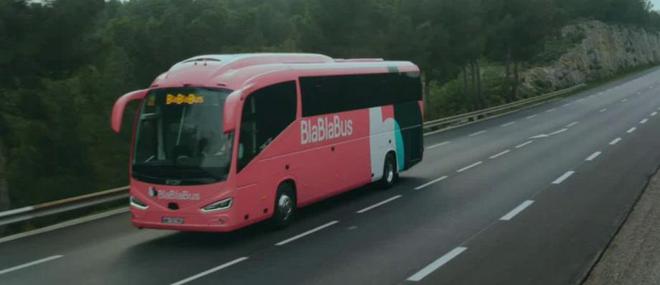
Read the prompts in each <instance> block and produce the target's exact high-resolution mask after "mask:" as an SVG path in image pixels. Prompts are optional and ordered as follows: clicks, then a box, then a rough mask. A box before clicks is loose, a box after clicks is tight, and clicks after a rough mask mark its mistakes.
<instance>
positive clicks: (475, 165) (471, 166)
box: [456, 161, 483, 173]
mask: <svg viewBox="0 0 660 285" xmlns="http://www.w3.org/2000/svg"><path fill="white" fill-rule="evenodd" d="M482 163H483V161H479V162H475V163H473V164H470V165H468V166H466V167H463V168H461V169H459V170H457V171H456V172H458V173H461V172H464V171H466V170H468V169H470V168H473V167H477V166H479V165H480V164H482Z"/></svg>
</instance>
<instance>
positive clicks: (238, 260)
mask: <svg viewBox="0 0 660 285" xmlns="http://www.w3.org/2000/svg"><path fill="white" fill-rule="evenodd" d="M246 259H248V258H247V257H245V256H244V257H239V258H236V259H234V260H232V261H230V262H227V263H225V264H222V265H220V266H217V267H213V268H211V269H209V270H206V271H204V272H202V273H199V274H197V275H194V276H190V277H188V278H186V279H183V280H181V281H178V282H174V283H172V285H181V284H186V283H188V282H190V281H193V280H196V279H199V278H201V277H204V276H206V275H209V274H211V273H213V272H216V271H218V270H222V269H225V268H227V267H229V266H232V265H234V264H236V263H239V262H243V261H245V260H246Z"/></svg>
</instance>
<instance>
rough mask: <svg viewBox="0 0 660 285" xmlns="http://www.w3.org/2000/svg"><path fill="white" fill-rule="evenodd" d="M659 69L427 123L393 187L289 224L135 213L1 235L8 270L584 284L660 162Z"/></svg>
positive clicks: (14, 276)
mask: <svg viewBox="0 0 660 285" xmlns="http://www.w3.org/2000/svg"><path fill="white" fill-rule="evenodd" d="M659 113H660V69H653V70H649V71H646V72H643V73H640V74H636V75H633V76H630V77H628V78H625V79H622V80H619V81H617V82H613V83H610V84H608V85H605V86H601V87H598V88H596V89H592V90H588V91H585V92H582V93H580V94H578V95H575V96H571V97H568V98H563V99H560V100H555V101H552V102H549V103H545V104H542V105H539V106H536V107H533V108H529V109H525V110H521V111H518V112H515V113H512V114H508V115H505V116H501V117H498V118H494V119H491V120H486V121H482V122H479V123H475V124H471V125H468V126H464V127H460V128H456V129H453V130H450V131H445V132H440V133H436V134H432V135H429V136H427V137H426V148H427V149H426V152H425V158H424V161H423V162H422V163H421V164H420V165H418V166H416V167H415V168H414V169H413V170H411V171H409V172H406V173H405V174H403V175H402V177H401V181H400V183H399V184H398V185H397V186H396V187H394V188H392V189H389V190H381V189H377V188H375V187H365V188H363V189H357V190H355V191H352V192H349V193H347V194H345V195H342V196H339V197H337V198H333V199H330V200H327V201H324V202H321V203H319V204H316V205H313V206H310V207H308V208H304V209H302V210H301V212H300V213H299V215H298V217H297V220H296V222H295V223H294V224H293V225H292V226H290V227H289V228H287V229H285V230H280V231H269V230H267V229H266V227H265V226H262V225H257V226H253V227H250V228H247V229H245V230H241V231H239V232H236V233H230V234H207V233H177V232H171V231H156V230H137V229H135V228H133V227H132V226H131V225H130V224H129V217H128V214H127V213H119V214H116V215H113V216H110V217H106V218H102V219H98V220H94V221H90V222H87V223H83V224H79V225H75V226H70V227H66V228H62V229H58V230H54V231H50V232H46V233H41V234H36V235H31V236H28V237H24V238H20V239H15V240H11V241H4V242H2V241H0V284H44V283H46V284H576V283H580V282H581V280H582V279H583V278H584V277H585V275H586V274H587V273H588V271H589V269H590V267H591V266H592V264H593V262H594V261H595V260H596V259H597V258H598V256H599V254H600V252H601V251H602V250H603V249H604V248H605V246H606V245H607V243H608V242H609V240H610V239H611V237H612V235H613V234H614V233H615V232H616V231H617V229H618V227H619V225H620V224H621V223H622V221H623V219H624V218H625V216H626V215H627V213H628V211H629V210H630V209H631V207H632V205H633V204H634V202H635V201H636V199H637V198H638V197H639V194H640V193H641V191H642V190H643V188H644V186H645V184H646V183H647V181H648V178H649V177H650V175H651V174H652V173H654V172H655V170H656V168H657V167H658V165H660V115H659Z"/></svg>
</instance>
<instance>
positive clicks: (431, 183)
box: [415, 176, 449, 190]
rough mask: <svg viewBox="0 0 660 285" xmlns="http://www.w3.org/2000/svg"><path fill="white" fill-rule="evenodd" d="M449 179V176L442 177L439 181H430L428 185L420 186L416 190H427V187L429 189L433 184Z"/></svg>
mask: <svg viewBox="0 0 660 285" xmlns="http://www.w3.org/2000/svg"><path fill="white" fill-rule="evenodd" d="M447 178H449V177H448V176H442V177H440V178H438V179H434V180H431V181H429V182H428V183H425V184H422V185H419V186H417V187H415V190H421V189H424V188H426V187H429V186H431V185H433V184H435V183H438V182H440V181H442V180H445V179H447Z"/></svg>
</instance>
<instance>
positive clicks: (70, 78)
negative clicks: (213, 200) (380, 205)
mask: <svg viewBox="0 0 660 285" xmlns="http://www.w3.org/2000/svg"><path fill="white" fill-rule="evenodd" d="M44 2H46V4H45V5H42V4H35V3H32V4H29V3H28V2H27V1H25V0H0V146H1V148H2V149H0V152H2V154H3V155H4V157H5V158H6V165H5V166H6V167H5V169H6V173H7V177H0V180H4V179H6V180H7V181H8V182H9V188H10V189H11V200H12V202H13V205H12V206H13V207H18V206H21V205H26V204H34V203H38V202H43V201H48V200H53V199H56V198H62V197H67V196H74V195H77V194H81V193H85V192H90V191H95V190H100V189H104V188H109V187H115V186H119V185H124V184H126V182H127V175H126V165H127V160H128V150H129V140H130V134H129V131H125V132H123V133H122V134H121V135H120V136H116V135H115V134H113V133H112V132H111V131H110V128H109V126H108V125H109V122H108V121H109V116H110V111H111V107H112V104H113V102H114V100H115V99H116V98H117V97H118V96H119V95H121V94H124V93H126V92H128V91H131V90H135V89H139V88H143V87H145V86H148V84H149V83H150V82H151V81H152V80H153V78H155V77H156V76H157V75H158V74H160V73H161V72H164V71H165V70H166V69H167V68H169V67H170V66H171V65H172V64H173V63H175V62H177V61H180V60H182V59H185V58H188V57H191V56H194V55H198V54H207V53H237V52H260V51H273V52H275V51H286V52H296V51H305V52H316V53H325V54H328V55H330V56H333V57H384V58H389V59H401V60H411V61H413V62H415V63H417V64H418V65H419V66H420V68H421V69H422V71H423V73H424V80H425V83H426V84H427V85H428V86H429V88H428V89H429V92H428V94H427V96H428V97H427V98H428V104H427V106H428V115H429V116H428V117H438V116H445V115H452V114H457V113H461V112H465V111H470V110H473V109H474V108H475V106H479V105H485V106H492V105H497V104H501V103H503V102H506V101H507V100H511V99H512V98H511V96H508V95H509V94H510V93H511V86H513V85H514V84H515V82H512V79H511V78H510V77H505V76H504V74H505V73H507V72H506V71H505V70H507V68H506V67H507V66H509V68H510V65H511V63H512V62H514V63H516V64H517V63H519V62H522V63H525V62H531V63H534V62H536V63H539V62H540V63H543V62H548V61H552V60H553V59H556V58H557V57H558V56H559V55H561V54H562V53H563V52H564V51H565V50H566V49H567V48H569V47H570V46H571V45H573V44H575V39H572V38H563V37H559V36H558V35H557V31H558V29H559V27H561V26H562V25H563V24H565V23H567V22H569V21H573V20H575V19H581V18H593V19H599V20H603V21H607V22H614V23H621V24H630V25H638V26H642V27H645V28H647V29H656V30H657V29H658V28H659V27H660V15H658V14H657V13H655V12H650V9H649V4H648V2H647V1H646V0H419V1H404V0H269V1H261V0H131V1H118V0H111V1H105V0H51V1H44ZM482 63H484V64H482ZM476 66H480V67H479V68H477V70H478V71H477V72H478V73H475V72H473V71H470V67H473V68H474V67H476ZM473 70H474V69H473ZM477 74H478V75H479V76H478V77H476V75H477ZM507 74H508V73H507ZM463 75H465V76H463ZM468 78H469V79H468ZM473 82H476V85H475V84H474V83H473ZM475 96H476V97H475ZM475 102H478V104H475ZM130 112H131V111H130V110H129V114H127V115H126V119H125V128H124V130H127V129H130V128H128V127H130V121H131V118H132V117H131V114H130ZM1 182H2V181H0V183H1Z"/></svg>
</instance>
